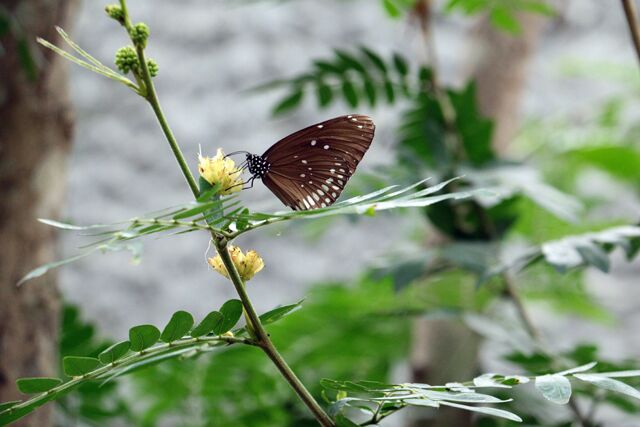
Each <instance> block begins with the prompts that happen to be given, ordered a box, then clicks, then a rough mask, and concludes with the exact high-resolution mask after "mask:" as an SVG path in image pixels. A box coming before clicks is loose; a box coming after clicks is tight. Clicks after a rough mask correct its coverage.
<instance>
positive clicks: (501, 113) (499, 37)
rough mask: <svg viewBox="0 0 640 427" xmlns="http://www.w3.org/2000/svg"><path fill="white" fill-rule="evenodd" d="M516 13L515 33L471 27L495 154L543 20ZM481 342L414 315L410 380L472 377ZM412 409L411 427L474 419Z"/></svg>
mask: <svg viewBox="0 0 640 427" xmlns="http://www.w3.org/2000/svg"><path fill="white" fill-rule="evenodd" d="M425 3H428V2H427V1H426V0H425ZM428 15H429V14H427V16H428ZM518 18H519V22H520V25H521V27H522V34H519V35H510V34H507V33H505V32H504V31H500V30H496V29H495V28H493V26H492V25H491V23H490V22H489V20H488V19H486V18H485V19H483V20H482V21H481V22H480V23H479V25H478V28H477V29H476V30H475V31H474V33H476V34H475V36H476V37H474V39H475V40H476V44H475V45H474V49H473V52H474V53H475V58H473V60H472V61H471V63H470V68H471V73H470V74H471V79H473V80H475V81H476V83H477V96H478V99H477V101H478V104H479V108H480V111H481V112H482V113H483V114H484V115H485V116H486V117H489V118H491V119H493V120H494V121H495V129H494V135H493V146H494V148H495V150H496V152H497V153H498V154H499V155H500V154H504V153H505V151H506V149H507V148H508V146H509V143H510V142H511V139H512V138H513V136H514V135H515V132H516V131H517V129H518V126H519V123H518V106H519V102H520V98H521V95H522V91H523V87H524V83H525V77H526V69H527V65H528V63H529V60H530V58H531V55H532V53H533V52H534V51H535V47H536V45H537V42H538V40H539V36H540V34H541V30H542V27H543V25H542V24H543V22H544V17H542V16H540V15H534V14H531V13H526V14H520V15H519V17H518ZM479 346H480V339H479V337H478V336H477V335H476V334H474V333H473V332H472V331H471V330H470V329H469V328H468V327H466V326H465V325H464V324H463V323H461V322H459V321H454V320H432V319H417V320H416V321H415V322H414V327H413V341H412V349H411V355H410V357H411V371H412V375H413V381H416V382H424V383H428V384H443V382H447V381H462V380H467V379H469V378H471V377H473V376H474V375H475V374H476V373H477V371H476V370H477V356H478V350H479ZM413 415H414V416H412V417H410V418H411V420H410V422H409V425H410V426H412V427H427V426H428V427H445V426H446V427H469V426H471V425H472V416H471V415H470V413H469V412H465V411H461V410H457V409H453V408H446V409H442V408H441V409H438V410H437V412H434V413H426V412H425V411H420V413H419V414H418V413H414V414H413Z"/></svg>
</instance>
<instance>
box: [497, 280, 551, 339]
mask: <svg viewBox="0 0 640 427" xmlns="http://www.w3.org/2000/svg"><path fill="white" fill-rule="evenodd" d="M502 280H503V281H504V283H505V291H506V294H507V296H508V297H509V299H510V300H511V302H512V303H513V305H514V307H515V308H516V311H517V313H518V317H520V321H521V322H522V325H523V326H524V328H525V329H526V330H527V333H528V334H529V336H530V337H531V339H533V340H534V341H535V342H537V343H538V344H540V345H542V344H543V343H544V339H543V337H542V334H541V333H540V330H539V329H538V328H537V327H536V326H535V325H534V324H533V321H532V320H531V316H529V312H528V311H527V309H526V308H525V306H524V303H523V302H522V298H521V297H520V294H519V293H518V291H517V289H516V286H515V284H514V283H513V280H512V279H511V276H509V274H508V273H502Z"/></svg>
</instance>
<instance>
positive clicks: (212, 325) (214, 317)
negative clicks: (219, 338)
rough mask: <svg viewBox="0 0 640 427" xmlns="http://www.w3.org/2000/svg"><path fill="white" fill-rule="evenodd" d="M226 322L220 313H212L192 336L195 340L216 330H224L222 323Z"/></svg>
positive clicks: (197, 327)
mask: <svg viewBox="0 0 640 427" xmlns="http://www.w3.org/2000/svg"><path fill="white" fill-rule="evenodd" d="M223 321H224V316H223V315H222V313H220V312H218V311H212V312H211V313H209V314H207V315H206V316H205V318H204V319H202V322H200V324H199V325H198V326H196V327H195V328H193V330H192V331H191V336H192V337H194V338H197V337H201V336H203V335H207V334H208V333H209V332H211V331H213V330H214V329H216V330H217V329H219V328H222V323H223Z"/></svg>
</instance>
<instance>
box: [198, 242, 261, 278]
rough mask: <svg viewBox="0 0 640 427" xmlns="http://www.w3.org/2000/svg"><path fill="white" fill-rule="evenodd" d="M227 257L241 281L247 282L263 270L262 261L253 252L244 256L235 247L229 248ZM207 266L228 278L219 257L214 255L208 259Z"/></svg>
mask: <svg viewBox="0 0 640 427" xmlns="http://www.w3.org/2000/svg"><path fill="white" fill-rule="evenodd" d="M229 255H230V256H231V260H232V261H233V265H235V266H236V269H237V270H238V274H240V277H241V278H242V280H244V281H245V282H246V281H249V280H251V279H252V278H253V276H255V275H256V273H258V272H259V271H260V270H262V269H263V268H264V261H263V260H262V258H261V257H260V255H258V253H257V252H256V251H254V250H251V251H248V252H247V253H246V254H244V253H242V250H241V249H240V248H239V247H237V246H229ZM208 261H209V265H210V266H211V267H213V269H214V270H215V271H217V272H218V273H220V274H222V275H223V276H224V277H226V278H229V273H228V272H227V269H226V268H225V266H224V264H223V263H222V259H221V258H220V255H216V256H215V257H213V258H209V259H208Z"/></svg>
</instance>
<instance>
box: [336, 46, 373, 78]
mask: <svg viewBox="0 0 640 427" xmlns="http://www.w3.org/2000/svg"><path fill="white" fill-rule="evenodd" d="M334 53H335V54H336V56H337V57H338V59H339V61H341V62H342V63H343V64H345V65H346V67H345V68H350V69H353V70H356V71H357V72H359V73H361V74H366V73H367V70H366V69H365V67H364V66H363V65H362V64H361V63H360V61H358V60H357V59H356V58H355V57H354V56H353V55H351V54H350V53H348V52H345V51H344V50H341V49H334Z"/></svg>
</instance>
